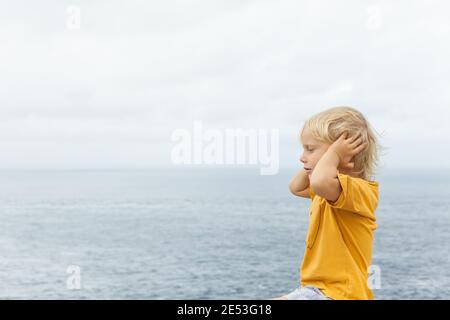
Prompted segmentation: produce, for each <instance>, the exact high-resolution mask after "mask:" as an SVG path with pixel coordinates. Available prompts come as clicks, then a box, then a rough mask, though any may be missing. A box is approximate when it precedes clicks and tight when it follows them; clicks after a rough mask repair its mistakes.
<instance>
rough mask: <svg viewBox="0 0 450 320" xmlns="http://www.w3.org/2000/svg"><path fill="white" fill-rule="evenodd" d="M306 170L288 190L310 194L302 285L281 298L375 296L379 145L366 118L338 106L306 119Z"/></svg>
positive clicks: (304, 152) (301, 195) (303, 195)
mask: <svg viewBox="0 0 450 320" xmlns="http://www.w3.org/2000/svg"><path fill="white" fill-rule="evenodd" d="M300 139H301V142H302V144H303V148H304V151H303V155H302V156H301V158H300V161H301V162H302V163H303V165H304V168H303V169H301V170H300V171H299V172H298V173H297V175H296V176H295V177H294V178H293V179H292V181H291V183H290V185H289V188H290V191H291V192H292V193H293V194H294V195H297V196H300V197H305V198H311V205H310V209H309V214H310V222H309V227H308V233H307V236H306V249H305V254H304V257H303V263H302V265H301V269H300V286H299V287H298V288H297V289H296V290H294V291H293V292H291V293H289V294H287V295H284V296H282V297H279V298H275V299H277V300H278V299H281V300H327V299H336V300H337V299H339V300H341V299H373V293H372V291H371V290H370V288H369V287H368V284H367V280H368V268H369V266H370V264H371V259H372V241H373V237H374V231H375V229H376V228H377V225H376V223H375V210H376V208H377V206H378V183H377V182H375V181H374V180H371V178H372V175H373V174H374V169H375V167H376V164H377V161H378V150H379V145H378V143H377V140H376V137H375V135H374V133H373V131H372V129H371V128H370V125H369V123H368V122H367V120H366V119H365V118H364V116H363V115H362V114H361V113H360V112H359V111H357V110H355V109H353V108H350V107H335V108H331V109H328V110H326V111H323V112H321V113H319V114H316V115H315V116H313V117H312V118H310V119H309V120H307V121H306V123H305V125H304V127H303V129H302V132H301V137H300Z"/></svg>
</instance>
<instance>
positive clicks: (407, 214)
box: [0, 168, 450, 299]
mask: <svg viewBox="0 0 450 320" xmlns="http://www.w3.org/2000/svg"><path fill="white" fill-rule="evenodd" d="M295 171H296V170H283V171H281V172H280V174H278V175H276V176H260V175H259V170H258V169H255V170H253V169H237V168H234V169H180V168H176V169H164V170H141V171H133V170H100V171H94V170H91V171H89V170H85V171H0V218H1V222H0V253H1V259H0V298H20V299H21V298H32V299H37V298H43V299H51V298H59V299H72V298H77V299H78V298H84V299H119V298H129V299H247V298H250V299H253V298H255V299H266V298H270V297H273V296H277V295H281V294H285V293H287V292H289V291H290V290H293V289H294V288H295V286H296V284H297V281H298V277H299V265H300V262H301V259H302V257H303V252H304V238H305V235H306V229H307V226H308V214H307V208H308V206H309V201H310V200H309V199H303V198H297V197H294V196H291V195H290V194H289V192H288V189H287V184H288V182H289V180H290V178H291V176H292V175H293V174H294V173H295ZM449 178H450V172H446V173H442V172H439V171H431V172H417V171H410V172H408V171H403V172H397V171H385V172H384V173H383V174H382V176H380V178H379V179H378V180H379V182H380V192H381V193H380V205H379V208H378V211H377V217H378V226H379V227H378V230H377V231H376V240H375V247H374V257H373V264H375V265H378V266H379V267H380V270H381V288H380V289H377V290H374V293H375V296H376V298H377V299H421V298H423V299H448V298H450V258H449V249H450V235H449V230H450V188H449V187H450V182H449V181H450V180H449ZM69 265H76V266H79V267H80V268H81V289H80V290H70V289H68V288H67V284H66V282H67V278H68V277H69V274H68V273H67V272H66V271H67V267H68V266H69Z"/></svg>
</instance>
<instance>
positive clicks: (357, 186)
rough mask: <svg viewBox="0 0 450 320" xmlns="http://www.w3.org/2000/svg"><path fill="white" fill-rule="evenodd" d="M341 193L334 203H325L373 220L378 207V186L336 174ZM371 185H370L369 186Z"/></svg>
mask: <svg viewBox="0 0 450 320" xmlns="http://www.w3.org/2000/svg"><path fill="white" fill-rule="evenodd" d="M338 180H339V183H340V185H341V187H342V192H341V194H340V195H339V198H338V199H337V200H336V201H335V202H331V201H329V200H326V201H327V203H328V204H329V205H330V206H331V207H333V208H338V209H343V210H346V211H351V212H354V213H357V214H360V215H362V216H366V217H369V218H374V215H375V210H376V208H377V206H378V184H377V183H374V182H368V181H365V180H363V179H358V178H354V177H351V176H349V175H346V174H342V173H338ZM371 184H372V185H371Z"/></svg>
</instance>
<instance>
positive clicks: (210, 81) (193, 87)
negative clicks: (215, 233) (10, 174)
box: [0, 0, 450, 167]
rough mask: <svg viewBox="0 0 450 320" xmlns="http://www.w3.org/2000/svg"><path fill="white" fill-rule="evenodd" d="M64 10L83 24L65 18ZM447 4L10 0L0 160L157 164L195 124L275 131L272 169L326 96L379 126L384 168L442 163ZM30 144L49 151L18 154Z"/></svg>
mask: <svg viewBox="0 0 450 320" xmlns="http://www.w3.org/2000/svg"><path fill="white" fill-rule="evenodd" d="M69 5H77V6H79V8H80V13H81V16H80V17H81V19H80V21H81V25H80V29H77V30H71V29H68V28H67V27H66V20H67V14H68V13H67V11H66V9H67V7H68V6H69ZM448 9H450V4H448V3H447V2H446V1H443V0H442V1H430V2H424V1H405V0H403V1H395V2H392V1H371V2H370V4H366V3H363V2H361V1H356V0H353V1H346V2H345V3H344V2H337V1H332V0H328V1H324V0H322V1H312V0H308V1H293V0H292V1H277V2H273V1H214V2H211V1H200V0H198V1H193V2H191V1H190V2H186V1H164V2H159V3H154V2H153V3H152V2H148V1H128V2H123V1H76V2H61V3H58V4H54V3H53V2H51V1H44V2H39V4H38V3H36V4H34V3H25V2H24V1H22V2H21V1H18V2H15V3H14V5H12V6H11V9H10V10H9V12H8V14H7V15H6V13H5V12H3V13H2V17H1V19H0V36H1V38H2V43H3V46H2V47H3V50H1V51H0V59H1V60H2V61H4V62H6V63H3V64H1V66H0V134H1V137H0V143H1V144H2V146H3V148H4V150H8V153H7V155H6V156H5V157H4V158H3V159H0V167H14V166H15V164H17V166H20V167H40V166H44V167H49V166H58V167H72V166H75V167H77V166H82V167H85V166H88V167H89V166H100V167H101V166H106V167H111V166H114V165H119V164H120V165H121V166H131V167H135V166H152V165H165V164H170V161H169V154H170V148H171V141H170V136H171V132H172V131H173V130H175V129H176V128H180V127H184V128H190V127H192V123H193V121H195V120H200V121H203V122H204V123H205V124H206V125H208V126H212V127H217V128H222V127H243V128H246V127H247V128H278V129H280V137H281V145H280V153H281V157H280V160H281V164H282V165H283V164H284V165H291V164H292V163H293V161H294V162H295V161H297V160H296V159H297V158H298V157H297V155H296V154H297V153H298V151H299V150H298V149H296V148H297V146H296V145H295V143H296V136H295V135H296V133H297V132H298V130H299V129H300V126H301V124H302V123H303V121H304V120H305V119H306V118H307V117H309V116H311V115H312V114H314V113H316V112H318V111H321V110H323V109H325V108H327V107H330V106H336V105H352V106H355V107H356V108H358V109H360V110H361V111H362V112H363V113H364V114H365V115H366V116H367V118H368V119H369V120H370V121H371V122H372V124H373V126H374V127H375V128H376V129H377V130H378V131H379V132H384V133H385V137H384V138H383V139H384V140H383V143H384V144H385V145H388V146H390V147H391V150H395V151H393V152H391V153H390V154H389V155H387V157H386V159H385V162H386V164H387V165H388V164H391V165H392V164H395V166H401V165H402V163H403V161H404V159H403V157H402V155H404V154H408V155H409V156H408V157H409V160H408V165H411V166H423V165H425V164H426V158H430V159H433V160H432V162H433V165H434V166H436V167H439V166H448V165H447V161H445V159H444V158H443V157H440V156H438V155H441V152H440V151H439V149H438V148H435V147H436V146H439V145H441V144H446V143H448V142H449V141H448V139H449V137H450V135H449V133H450V132H449V129H447V127H448V120H450V116H449V115H450V111H449V108H448V106H449V103H450V93H449V92H450V91H449V89H450V82H449V79H450V63H449V62H448V58H447V57H448V56H449V54H450V52H449V51H450V46H449V45H448V41H447V39H448V38H449V35H450V34H449V33H450V21H449V20H448V18H447V15H446V13H447V12H448ZM416 141H421V142H423V143H425V144H427V145H428V146H429V147H428V148H427V149H426V152H424V151H423V150H421V149H419V148H417V144H416V143H415V142H416ZM149 144H150V145H151V147H149ZM37 145H40V147H42V148H45V149H46V150H48V152H47V154H48V156H42V158H41V159H40V160H39V161H37V160H36V159H34V158H33V157H28V156H27V157H26V158H24V156H26V155H30V154H33V153H34V152H36V148H35V147H36V146H37ZM92 145H96V146H97V148H94V147H92V148H91V147H90V146H92ZM119 145H120V146H119ZM131 146H133V147H134V148H136V150H140V151H139V152H133V151H132V149H131ZM84 147H85V148H84ZM19 150H20V151H19ZM144 150H145V151H144ZM87 151H88V152H89V155H90V157H89V158H84V157H83V154H86V152H87ZM77 152H80V154H78V153H77ZM114 155H117V157H116V159H117V158H120V159H122V160H121V161H120V162H117V161H116V160H114V158H115V157H114ZM138 155H139V156H138ZM430 161H431V160H430Z"/></svg>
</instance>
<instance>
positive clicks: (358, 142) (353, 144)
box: [329, 132, 367, 169]
mask: <svg viewBox="0 0 450 320" xmlns="http://www.w3.org/2000/svg"><path fill="white" fill-rule="evenodd" d="M366 147H367V143H366V142H364V143H363V142H362V138H361V133H359V134H356V135H354V136H353V137H350V138H347V132H344V133H343V134H341V136H340V137H339V139H337V140H336V141H335V142H333V144H332V145H331V146H330V147H329V148H330V149H331V150H332V151H334V152H336V154H337V155H338V156H339V167H341V168H345V169H353V168H354V165H355V164H354V162H353V161H352V160H353V157H354V156H356V155H357V154H358V153H360V152H361V151H363V150H364V149H365V148H366Z"/></svg>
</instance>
